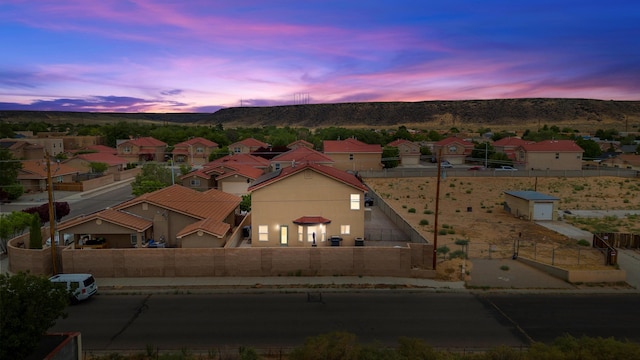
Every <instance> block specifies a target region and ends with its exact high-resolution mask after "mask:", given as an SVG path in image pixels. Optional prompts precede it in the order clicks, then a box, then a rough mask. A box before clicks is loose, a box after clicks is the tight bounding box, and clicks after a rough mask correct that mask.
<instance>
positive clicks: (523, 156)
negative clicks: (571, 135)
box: [516, 140, 584, 170]
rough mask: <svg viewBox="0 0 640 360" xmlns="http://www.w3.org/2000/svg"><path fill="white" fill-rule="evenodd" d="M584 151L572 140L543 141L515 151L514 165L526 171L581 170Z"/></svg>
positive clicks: (525, 145) (526, 145)
mask: <svg viewBox="0 0 640 360" xmlns="http://www.w3.org/2000/svg"><path fill="white" fill-rule="evenodd" d="M582 153H584V150H583V149H582V148H581V147H580V146H578V144H576V142H575V141H573V140H545V141H540V142H536V143H530V144H523V145H520V146H519V147H518V148H517V149H516V164H517V165H518V167H522V168H524V169H526V170H530V169H531V170H581V169H582Z"/></svg>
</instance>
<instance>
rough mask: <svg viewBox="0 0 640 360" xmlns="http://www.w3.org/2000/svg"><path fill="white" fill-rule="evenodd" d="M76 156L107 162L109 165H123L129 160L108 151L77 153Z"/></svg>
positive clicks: (86, 159)
mask: <svg viewBox="0 0 640 360" xmlns="http://www.w3.org/2000/svg"><path fill="white" fill-rule="evenodd" d="M76 157H77V158H79V159H82V160H85V161H89V162H100V163H105V164H107V165H109V166H114V165H123V164H127V162H128V161H127V160H126V159H123V158H121V157H119V156H116V155H113V154H111V153H106V152H103V153H100V152H98V153H89V154H80V155H76Z"/></svg>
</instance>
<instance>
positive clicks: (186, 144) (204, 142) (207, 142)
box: [173, 137, 218, 148]
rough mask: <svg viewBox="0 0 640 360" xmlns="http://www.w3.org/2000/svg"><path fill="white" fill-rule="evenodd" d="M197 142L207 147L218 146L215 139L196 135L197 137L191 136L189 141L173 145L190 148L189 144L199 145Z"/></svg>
mask: <svg viewBox="0 0 640 360" xmlns="http://www.w3.org/2000/svg"><path fill="white" fill-rule="evenodd" d="M197 144H201V145H204V146H206V147H216V146H218V143H215V142H213V141H211V140H209V139H205V138H203V137H195V138H191V139H189V140H187V141H183V142H180V143H177V144H175V145H174V146H173V147H174V148H176V147H177V148H181V147H186V148H188V147H189V145H192V146H193V145H197Z"/></svg>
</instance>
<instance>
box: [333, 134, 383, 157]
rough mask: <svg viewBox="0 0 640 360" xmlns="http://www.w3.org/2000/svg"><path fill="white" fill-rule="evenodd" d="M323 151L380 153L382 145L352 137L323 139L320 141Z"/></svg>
mask: <svg viewBox="0 0 640 360" xmlns="http://www.w3.org/2000/svg"><path fill="white" fill-rule="evenodd" d="M322 148H323V149H324V153H325V154H326V153H376V154H382V146H380V145H378V144H366V143H363V142H362V141H358V140H356V139H354V138H349V139H346V140H325V141H323V142H322Z"/></svg>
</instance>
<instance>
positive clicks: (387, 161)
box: [382, 146, 400, 169]
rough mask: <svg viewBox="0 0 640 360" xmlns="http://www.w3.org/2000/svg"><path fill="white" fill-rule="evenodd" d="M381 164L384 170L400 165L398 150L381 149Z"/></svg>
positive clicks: (390, 147)
mask: <svg viewBox="0 0 640 360" xmlns="http://www.w3.org/2000/svg"><path fill="white" fill-rule="evenodd" d="M382 163H383V164H384V167H385V168H386V169H390V168H394V167H398V165H399V164H400V150H399V149H398V148H397V147H395V146H385V147H384V148H382Z"/></svg>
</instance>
